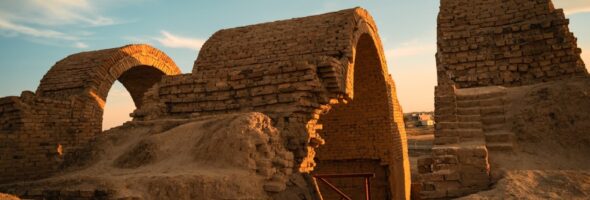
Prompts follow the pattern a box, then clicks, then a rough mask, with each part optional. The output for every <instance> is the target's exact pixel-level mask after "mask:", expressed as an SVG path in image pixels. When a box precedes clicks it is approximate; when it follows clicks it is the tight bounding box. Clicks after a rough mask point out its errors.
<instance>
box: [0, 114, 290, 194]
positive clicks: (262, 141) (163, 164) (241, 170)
mask: <svg viewBox="0 0 590 200" xmlns="http://www.w3.org/2000/svg"><path fill="white" fill-rule="evenodd" d="M282 146H283V145H282V142H281V141H280V137H279V135H278V132H277V130H276V129H275V128H274V127H272V125H271V121H270V119H269V118H268V117H266V116H265V115H263V114H260V113H247V114H232V115H219V116H212V117H204V118H200V119H194V120H192V121H171V120H168V121H165V120H160V121H152V122H142V123H128V124H126V125H124V126H122V127H118V128H115V129H111V130H109V131H106V132H105V134H104V135H103V136H101V137H99V138H98V140H97V141H96V143H95V145H93V146H92V148H91V149H90V150H89V151H87V153H86V154H82V155H81V156H79V158H77V159H75V160H76V162H73V163H70V168H69V169H68V170H67V172H64V173H62V174H59V175H57V176H54V177H52V178H49V179H46V180H42V181H37V182H31V183H21V184H20V185H16V186H15V185H12V186H5V187H7V188H23V189H24V188H27V189H29V190H63V189H67V190H70V191H71V190H80V191H83V190H91V191H92V190H95V189H100V190H101V191H109V193H111V194H109V199H111V198H121V197H135V198H140V199H268V198H269V192H271V193H270V194H272V192H276V191H280V190H284V189H285V187H286V184H287V181H288V180H289V175H290V174H291V169H292V163H293V162H292V161H293V155H292V153H291V152H289V151H286V150H285V149H284V148H283V147H282ZM0 188H2V187H1V186H0Z"/></svg>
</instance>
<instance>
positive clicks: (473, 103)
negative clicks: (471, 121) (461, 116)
mask: <svg viewBox="0 0 590 200" xmlns="http://www.w3.org/2000/svg"><path fill="white" fill-rule="evenodd" d="M478 106H479V101H478V100H462V101H457V107H459V108H471V107H478Z"/></svg>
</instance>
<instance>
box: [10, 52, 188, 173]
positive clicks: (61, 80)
mask: <svg viewBox="0 0 590 200" xmlns="http://www.w3.org/2000/svg"><path fill="white" fill-rule="evenodd" d="M178 73H179V70H178V68H177V67H176V65H175V64H174V62H172V60H171V59H170V58H168V57H167V56H166V55H164V54H163V53H162V52H160V51H159V50H157V49H154V48H152V47H149V46H147V45H129V46H124V47H120V48H113V49H105V50H100V51H91V52H82V53H78V54H74V55H70V56H68V57H66V58H64V59H63V60H61V61H59V62H57V63H56V64H55V65H54V66H53V67H52V68H51V69H50V70H49V72H48V73H47V74H46V75H45V76H44V77H43V79H42V80H41V83H40V85H39V87H38V89H37V93H32V92H29V91H25V92H23V93H22V94H21V96H19V97H5V98H3V99H2V100H1V101H0V102H2V103H0V104H1V106H0V107H1V108H2V109H1V110H0V124H1V125H2V129H1V130H2V131H1V132H0V139H1V140H0V151H1V152H2V153H3V154H2V159H0V183H3V182H8V181H14V180H26V179H38V178H41V177H45V176H48V175H50V174H51V173H53V172H55V171H57V170H59V168H60V165H61V163H63V162H64V160H65V159H67V158H68V157H70V156H72V155H74V154H76V153H77V151H78V150H79V149H81V148H84V147H85V145H86V144H87V143H88V142H89V141H90V140H91V139H93V138H94V136H95V135H96V134H99V133H101V132H102V115H103V108H104V103H105V101H106V98H107V95H108V90H109V89H110V87H111V86H112V84H113V83H114V81H116V80H119V81H120V82H122V83H123V85H124V86H125V87H126V88H127V89H128V91H129V92H130V93H131V96H132V97H134V100H135V104H136V105H137V106H138V107H139V106H141V105H142V103H141V100H142V98H143V94H144V92H145V91H147V89H148V88H149V87H151V86H152V85H154V84H155V83H156V82H158V81H160V79H161V77H162V76H164V75H166V74H169V75H172V74H178Z"/></svg>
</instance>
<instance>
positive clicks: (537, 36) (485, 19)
mask: <svg viewBox="0 0 590 200" xmlns="http://www.w3.org/2000/svg"><path fill="white" fill-rule="evenodd" d="M568 24H569V20H567V19H566V18H565V16H564V14H563V10H561V9H555V8H554V7H553V4H552V3H551V1H550V0H533V1H530V0H512V1H503V0H491V1H472V0H441V5H440V12H439V16H438V54H437V63H438V64H437V71H438V74H439V77H440V76H449V77H451V79H452V81H454V82H455V84H456V86H457V88H469V87H479V86H491V85H502V86H519V85H528V84H533V83H538V82H544V81H548V80H556V79H563V78H566V77H571V76H585V75H587V73H588V72H587V71H586V68H585V67H584V63H583V61H582V60H581V58H580V53H581V50H580V49H579V48H578V47H577V44H576V38H575V37H574V35H573V34H572V33H571V32H570V31H569V29H568ZM439 80H440V78H439ZM439 85H440V84H439Z"/></svg>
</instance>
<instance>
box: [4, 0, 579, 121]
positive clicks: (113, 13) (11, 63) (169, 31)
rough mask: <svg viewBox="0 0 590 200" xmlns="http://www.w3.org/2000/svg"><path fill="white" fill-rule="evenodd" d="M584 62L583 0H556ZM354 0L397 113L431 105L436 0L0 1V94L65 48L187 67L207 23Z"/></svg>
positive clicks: (29, 86) (12, 90)
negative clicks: (149, 51)
mask: <svg viewBox="0 0 590 200" xmlns="http://www.w3.org/2000/svg"><path fill="white" fill-rule="evenodd" d="M554 2H555V5H556V7H560V8H564V10H565V11H566V13H567V14H568V16H567V17H568V18H570V19H571V24H570V28H571V30H572V31H573V32H574V34H575V35H576V36H577V37H578V43H579V46H580V47H581V48H582V49H583V50H585V49H588V52H586V51H583V58H584V59H585V60H586V63H590V53H589V52H590V24H589V22H590V1H588V0H558V1H554ZM356 6H361V7H363V8H365V9H367V10H368V11H369V12H370V13H371V15H372V16H373V18H374V19H375V21H376V23H377V26H378V28H379V34H380V36H381V39H382V41H383V46H384V49H385V52H386V56H387V62H388V66H389V72H390V73H391V74H392V75H393V78H394V79H395V81H396V84H397V88H398V97H399V98H400V101H401V104H402V106H403V108H404V111H407V112H410V111H427V110H433V107H434V105H433V92H434V85H435V84H436V74H435V73H436V70H435V67H436V66H435V61H434V53H435V52H436V16H437V13H438V6H439V1H438V0H420V1H410V0H389V1H376V0H373V1H372V0H362V1H358V0H357V1H353V0H331V1H319V0H302V1H282V0H250V1H243V0H226V1H164V0H128V1H120V0H119V1H117V0H101V1H98V0H97V1H90V0H14V1H1V2H0V51H1V52H2V53H0V96H8V95H19V94H20V92H21V91H23V90H32V91H34V90H35V89H36V87H37V85H38V84H39V81H40V80H41V78H42V76H43V75H44V74H45V73H46V72H47V70H48V69H49V68H50V67H51V66H52V65H53V64H54V63H55V62H57V61H59V60H60V59H62V58H64V57H66V56H67V55H69V54H72V53H76V52H80V51H89V50H97V49H104V48H112V47H118V46H122V45H125V44H129V43H148V44H151V45H153V46H155V47H156V48H159V49H161V50H162V51H164V52H165V53H166V54H168V55H169V56H170V57H172V59H174V61H175V62H176V64H177V65H178V66H179V67H180V68H181V70H182V71H183V72H184V73H189V72H190V71H191V69H192V64H193V62H194V60H195V59H196V57H197V53H198V49H199V47H200V45H202V43H203V42H204V41H205V40H206V39H207V38H208V37H209V36H210V35H211V34H213V33H214V32H215V31H217V30H219V29H223V28H231V27H236V26H244V25H249V24H255V23H260V22H268V21H275V20H281V19H288V18H293V17H302V16H308V15H313V14H320V13H324V12H330V11H337V10H341V9H346V8H352V7H356ZM132 110H133V104H132V102H131V98H130V97H129V95H128V94H127V93H126V91H125V89H124V88H123V87H122V86H121V85H120V84H116V85H114V86H113V88H112V90H111V92H110V94H109V97H108V99H107V105H106V108H105V127H110V126H113V125H115V124H120V123H122V122H123V121H125V120H128V119H129V118H128V116H127V114H128V113H129V112H131V111H132Z"/></svg>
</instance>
